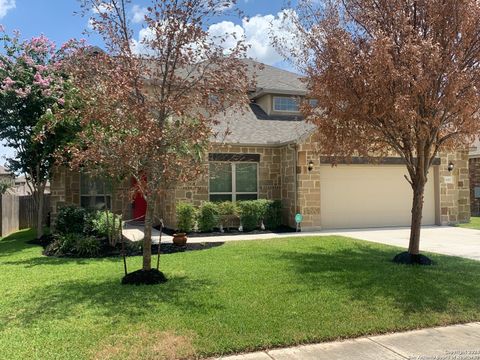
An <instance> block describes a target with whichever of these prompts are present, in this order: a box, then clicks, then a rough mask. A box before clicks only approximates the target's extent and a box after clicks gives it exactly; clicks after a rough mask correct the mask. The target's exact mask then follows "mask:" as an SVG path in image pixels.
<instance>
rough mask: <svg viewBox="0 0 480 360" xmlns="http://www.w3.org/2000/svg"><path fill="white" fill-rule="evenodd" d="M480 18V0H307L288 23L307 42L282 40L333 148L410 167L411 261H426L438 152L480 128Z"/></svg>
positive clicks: (322, 139) (327, 148)
mask: <svg viewBox="0 0 480 360" xmlns="http://www.w3.org/2000/svg"><path fill="white" fill-rule="evenodd" d="M479 19H480V4H479V2H478V1H476V0H461V1H457V0H442V1H440V0H428V1H427V0H343V1H327V2H325V3H322V5H321V6H318V5H317V6H316V5H315V3H314V2H312V1H309V0H302V1H300V3H299V7H298V9H297V13H296V16H293V17H291V18H290V19H289V22H288V24H289V25H290V28H291V29H292V30H293V32H294V36H293V38H294V39H295V40H297V41H294V43H295V44H297V45H299V46H298V47H296V48H292V47H290V48H285V47H284V46H282V45H281V44H280V42H279V39H278V38H277V39H275V40H276V44H277V45H278V47H279V48H281V49H282V50H283V51H284V54H286V55H289V56H290V57H291V58H292V59H293V60H294V62H295V63H296V64H297V65H298V66H299V67H300V68H301V69H302V70H303V71H304V72H305V74H306V75H307V82H308V85H309V89H310V93H309V95H308V96H309V97H311V98H314V99H317V100H318V108H312V107H309V106H307V105H306V106H304V108H303V110H304V112H305V115H306V117H307V119H308V120H309V121H310V122H312V123H314V124H315V125H317V127H318V136H319V144H320V148H321V151H322V153H323V154H324V155H330V156H334V157H336V158H337V159H339V158H341V157H343V158H347V159H348V158H350V157H352V156H363V157H366V158H370V159H372V160H373V159H374V158H377V159H378V158H381V157H384V156H386V155H388V154H392V153H396V154H397V155H398V156H400V157H401V159H402V160H403V163H404V164H405V165H406V167H407V170H408V177H407V181H408V183H409V184H410V185H411V187H412V191H413V204H412V218H411V233H410V243H409V247H408V253H409V255H407V256H406V257H404V259H405V260H406V261H407V262H411V261H412V260H413V261H419V259H420V257H419V256H418V255H419V244H420V227H421V220H422V208H423V197H424V189H425V184H426V182H427V178H428V173H429V170H430V167H431V166H432V164H433V162H434V159H435V158H436V157H437V155H438V153H439V151H442V150H443V151H447V150H455V149H467V148H468V145H469V144H470V143H471V141H472V138H473V136H474V135H476V134H478V132H479V129H480V126H479V125H480V122H479V120H478V118H476V114H478V111H479V108H480V21H479ZM412 255H413V256H412Z"/></svg>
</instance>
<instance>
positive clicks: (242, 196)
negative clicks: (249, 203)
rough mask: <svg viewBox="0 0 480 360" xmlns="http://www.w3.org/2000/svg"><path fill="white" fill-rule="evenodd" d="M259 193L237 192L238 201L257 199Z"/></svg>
mask: <svg viewBox="0 0 480 360" xmlns="http://www.w3.org/2000/svg"><path fill="white" fill-rule="evenodd" d="M257 199H258V196H257V194H237V201H242V200H257Z"/></svg>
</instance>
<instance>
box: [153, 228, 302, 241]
mask: <svg viewBox="0 0 480 360" xmlns="http://www.w3.org/2000/svg"><path fill="white" fill-rule="evenodd" d="M155 229H157V230H160V226H155ZM295 231H296V230H295V229H294V228H291V227H289V226H280V227H279V228H277V229H276V230H253V231H248V232H247V231H238V229H236V228H229V229H225V232H223V233H222V232H220V230H218V231H213V232H208V233H206V232H205V233H202V232H191V233H188V234H187V236H188V237H189V238H195V237H206V236H232V235H234V236H242V235H254V234H284V233H292V232H295ZM163 232H164V233H165V234H167V235H170V236H173V234H175V233H176V232H177V231H175V230H173V229H169V228H163Z"/></svg>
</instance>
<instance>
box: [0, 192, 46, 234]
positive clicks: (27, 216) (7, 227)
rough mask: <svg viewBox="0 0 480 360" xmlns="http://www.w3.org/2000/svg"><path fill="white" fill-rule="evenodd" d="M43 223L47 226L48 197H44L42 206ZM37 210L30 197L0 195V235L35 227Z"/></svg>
mask: <svg viewBox="0 0 480 360" xmlns="http://www.w3.org/2000/svg"><path fill="white" fill-rule="evenodd" d="M43 205H44V206H43V223H44V224H45V225H49V224H48V221H49V212H50V195H48V194H47V195H45V199H44V204H43ZM36 219H37V210H36V208H35V202H34V200H33V196H31V195H21V196H20V195H15V194H8V193H7V194H3V195H1V209H0V221H1V226H0V229H1V234H0V236H2V237H4V236H7V235H9V234H11V233H13V232H15V231H18V230H21V229H27V228H32V227H35V224H36V221H37V220H36Z"/></svg>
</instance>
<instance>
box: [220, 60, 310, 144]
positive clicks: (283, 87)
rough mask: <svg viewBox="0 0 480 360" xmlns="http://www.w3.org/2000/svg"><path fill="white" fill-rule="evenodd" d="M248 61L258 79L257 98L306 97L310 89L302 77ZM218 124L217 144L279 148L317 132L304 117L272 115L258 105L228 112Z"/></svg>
mask: <svg viewBox="0 0 480 360" xmlns="http://www.w3.org/2000/svg"><path fill="white" fill-rule="evenodd" d="M244 61H245V62H246V63H247V66H248V68H249V69H250V71H251V73H252V76H253V75H255V79H256V91H254V93H255V94H258V95H259V94H268V93H270V94H272V93H273V94H275V93H277V94H278V93H282V94H291V95H301V94H305V93H306V85H305V83H304V82H302V81H301V80H300V79H301V76H300V75H298V74H295V73H292V72H290V71H286V70H282V69H278V68H275V67H273V66H269V65H264V64H260V63H258V62H256V61H253V60H244ZM255 94H254V95H253V96H251V98H253V97H255ZM216 120H218V122H219V123H218V124H217V125H215V126H214V131H215V132H216V133H217V136H216V137H215V138H214V139H212V142H214V143H225V144H240V145H272V146H275V145H282V144H287V143H291V142H295V141H298V140H299V139H300V138H301V137H303V136H305V135H306V134H308V133H310V132H312V131H313V130H314V129H315V126H314V125H312V124H307V123H306V122H305V121H303V119H302V117H301V116H300V115H297V116H295V115H268V114H266V113H265V112H264V111H263V110H262V108H261V107H260V106H258V105H257V104H254V103H251V104H250V105H249V106H247V107H246V108H245V109H244V110H243V111H240V110H239V109H238V108H237V109H235V108H230V109H227V110H226V112H225V113H223V114H219V115H218V116H217V117H216Z"/></svg>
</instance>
